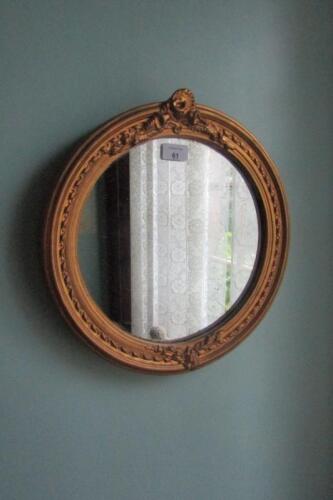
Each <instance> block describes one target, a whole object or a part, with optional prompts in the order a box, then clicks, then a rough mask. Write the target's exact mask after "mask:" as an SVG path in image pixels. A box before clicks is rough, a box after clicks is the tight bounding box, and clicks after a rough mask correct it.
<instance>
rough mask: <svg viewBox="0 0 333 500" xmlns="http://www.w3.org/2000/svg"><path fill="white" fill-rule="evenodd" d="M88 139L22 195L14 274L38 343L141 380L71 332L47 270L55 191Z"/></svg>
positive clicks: (64, 359)
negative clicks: (45, 248) (48, 220)
mask: <svg viewBox="0 0 333 500" xmlns="http://www.w3.org/2000/svg"><path fill="white" fill-rule="evenodd" d="M84 140H85V138H83V139H80V140H78V141H75V142H74V143H72V144H71V145H70V146H68V147H66V148H65V149H64V150H63V151H60V152H59V153H58V154H56V155H55V156H54V157H53V158H51V159H50V160H49V161H48V162H46V163H44V164H42V165H41V166H39V168H38V169H37V172H35V173H34V175H33V176H32V178H31V179H30V182H29V184H28V185H27V187H26V188H25V190H24V192H23V193H22V194H21V195H20V196H19V198H18V200H17V205H16V209H15V212H14V214H13V223H12V228H13V229H12V233H11V236H10V242H9V250H8V262H9V265H10V267H11V273H10V274H11V276H12V277H13V282H14V286H15V287H16V288H17V290H16V291H15V294H16V297H17V299H18V300H19V301H20V308H21V311H22V313H23V315H24V317H25V319H26V321H27V322H29V324H30V325H31V324H32V323H34V322H35V328H33V331H34V333H35V335H37V336H38V337H39V339H38V346H42V348H46V349H47V350H48V351H52V356H53V357H54V355H55V354H56V355H57V361H58V360H61V363H66V364H67V367H66V368H69V365H70V366H73V365H74V366H75V367H76V368H78V369H80V370H81V371H82V370H84V371H85V372H86V373H87V369H88V371H89V372H91V368H93V370H94V376H97V377H99V378H103V380H110V373H111V374H112V378H113V377H114V376H115V375H116V376H117V378H118V379H121V380H123V381H124V382H125V383H127V382H128V380H129V379H131V380H132V381H133V380H135V379H136V380H138V373H137V372H131V371H129V370H126V369H124V368H122V367H119V366H116V365H113V364H111V363H110V362H109V361H106V360H103V359H102V358H101V357H100V356H98V355H97V354H96V353H94V352H93V351H92V350H91V349H90V348H89V347H88V346H85V345H84V343H83V342H82V340H81V339H79V338H78V337H76V336H75V335H74V334H73V333H72V331H71V330H70V327H69V326H68V325H66V322H65V320H64V319H62V317H61V314H60V311H59V310H58V309H57V307H56V304H55V302H54V300H53V298H52V296H51V293H50V291H49V289H48V286H47V282H46V277H45V274H44V269H43V254H42V241H43V229H44V222H45V217H46V211H47V207H48V204H49V201H50V198H51V195H52V191H53V189H54V188H55V185H56V181H57V179H58V177H59V175H60V174H61V172H62V171H63V169H64V167H65V165H66V163H67V161H68V160H69V158H70V157H71V155H72V154H73V152H74V151H75V149H76V148H77V147H78V146H79V145H80V144H81V143H82V142H83V141H84ZM32 326H34V325H32ZM58 354H59V356H58ZM47 355H49V352H46V353H45V356H47ZM59 366H60V365H59ZM151 377H154V376H151ZM139 378H140V377H139Z"/></svg>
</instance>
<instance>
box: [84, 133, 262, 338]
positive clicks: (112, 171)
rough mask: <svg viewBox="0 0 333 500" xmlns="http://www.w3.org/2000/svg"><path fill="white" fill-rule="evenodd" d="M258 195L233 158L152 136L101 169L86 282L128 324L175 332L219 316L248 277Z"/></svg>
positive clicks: (189, 331) (193, 329)
mask: <svg viewBox="0 0 333 500" xmlns="http://www.w3.org/2000/svg"><path fill="white" fill-rule="evenodd" d="M258 243H259V223H258V217H257V210H256V205H255V201H254V197H253V196H252V194H251V191H250V189H249V187H248V184H247V183H246V181H245V180H244V178H243V176H242V175H241V174H240V173H239V171H238V170H237V169H236V168H235V166H234V165H233V164H232V163H231V161H230V160H229V159H227V158H226V157H224V156H223V155H221V154H220V153H218V152H217V151H215V150H214V149H212V148H211V147H209V146H207V145H205V144H202V143H200V142H196V141H191V140H186V139H175V138H172V139H156V140H151V141H148V142H147V143H145V144H141V145H139V146H136V147H134V148H132V149H131V150H130V151H129V153H128V154H126V155H124V156H123V157H121V158H120V159H119V160H117V161H116V162H114V163H113V164H112V165H111V166H110V168H108V169H107V170H106V171H105V172H104V174H103V175H102V176H101V177H100V179H99V180H98V182H97V183H96V185H95V186H94V188H93V190H92V191H91V193H90V195H89V197H88V199H87V201H86V203H85V206H84V208H83V211H82V214H81V220H80V228H79V238H78V249H77V250H78V257H79V262H80V267H81V272H82V275H83V277H84V280H85V283H86V286H87V288H88V290H89V292H90V294H91V295H92V297H93V298H94V300H95V302H96V303H97V304H98V305H99V306H100V307H101V309H102V310H103V311H104V313H105V314H106V315H107V316H108V317H109V318H111V319H112V320H113V321H115V322H117V323H118V324H119V325H121V326H122V328H123V329H125V330H127V331H129V332H131V333H132V334H133V335H137V336H139V337H142V338H146V339H151V340H159V341H161V340H166V341H168V340H169V341H170V340H175V339H180V338H183V337H186V336H189V335H193V334H195V333H199V332H200V331H202V330H203V329H205V328H207V327H208V326H209V325H212V324H213V323H214V322H216V321H217V320H220V319H221V317H222V316H223V315H225V314H226V313H227V311H230V308H232V306H234V305H235V304H236V303H237V301H239V300H240V298H241V296H242V294H244V293H245V290H246V288H247V286H248V284H249V282H250V281H251V279H250V278H251V274H253V270H254V267H255V263H256V257H257V253H258V246H259V245H258Z"/></svg>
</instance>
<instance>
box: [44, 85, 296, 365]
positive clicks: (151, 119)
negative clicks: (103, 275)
mask: <svg viewBox="0 0 333 500" xmlns="http://www.w3.org/2000/svg"><path fill="white" fill-rule="evenodd" d="M148 107H149V106H148ZM201 109H203V110H204V111H205V110H206V109H207V110H208V111H207V113H213V119H209V118H207V117H206V116H205V117H204V116H203V112H202V111H201ZM138 112H140V111H138ZM135 113H136V110H134V111H133V114H134V115H135ZM220 115H222V114H220ZM222 116H223V118H224V119H225V121H226V123H223V124H221V123H219V122H218V120H216V119H215V120H214V118H215V116H214V110H211V109H210V108H204V107H203V106H200V109H199V107H198V106H197V105H196V103H195V99H194V96H193V93H192V92H191V91H190V90H188V89H180V90H177V91H176V92H175V93H174V94H173V95H172V96H171V97H170V98H169V99H168V100H167V101H165V102H162V103H161V104H160V105H159V107H158V110H157V111H155V112H153V113H151V114H148V115H147V116H145V117H144V119H140V121H139V119H138V120H137V123H135V124H134V125H130V126H127V127H126V126H125V128H120V131H119V132H118V133H116V134H113V135H112V134H111V138H110V137H109V138H107V139H105V138H104V136H103V142H102V144H101V145H100V146H98V148H97V150H96V148H95V150H94V151H93V153H92V154H91V155H90V156H89V157H88V158H87V159H85V160H84V161H83V162H82V163H81V164H80V167H79V170H78V172H77V173H76V175H74V176H73V179H72V180H71V182H70V184H69V185H68V187H67V189H66V188H65V190H66V192H67V195H66V197H65V201H63V202H62V205H61V210H60V212H59V214H58V217H56V216H55V213H56V212H57V210H56V209H57V208H59V206H60V205H59V203H60V202H59V199H60V197H61V196H60V195H61V194H62V193H63V191H62V189H63V188H62V187H61V189H59V192H58V195H56V196H55V197H54V200H53V203H52V205H51V208H50V212H49V216H48V218H47V225H46V238H45V255H46V271H47V275H48V279H49V283H50V285H51V288H52V289H53V291H54V292H55V295H56V298H57V300H58V302H59V303H60V306H61V308H62V309H63V310H65V316H66V317H67V319H70V323H71V324H72V326H73V323H74V327H75V329H76V330H79V333H81V335H82V333H83V337H87V338H88V340H89V342H90V344H95V342H94V338H95V339H98V342H99V345H98V346H96V347H97V350H98V351H99V352H101V353H102V354H104V355H107V356H109V357H111V358H114V359H116V360H118V361H120V362H123V363H125V364H127V365H128V366H131V365H132V366H134V367H136V368H141V369H143V370H153V371H163V372H167V373H170V372H176V371H183V370H191V369H194V368H196V367H198V366H200V365H202V364H205V363H206V362H208V361H211V360H212V359H215V358H216V357H219V356H221V355H222V354H224V353H225V352H227V351H228V350H230V349H231V348H232V347H234V346H235V345H237V344H238V343H239V342H240V341H241V340H242V339H243V338H244V337H245V336H246V335H248V334H249V333H250V331H251V330H252V329H253V327H254V326H255V324H256V323H257V322H258V321H259V319H260V318H261V316H262V315H263V314H264V312H265V310H266V309H267V307H268V305H269V303H270V301H271V299H272V297H273V295H274V293H275V292H276V289H277V287H278V284H279V282H280V279H281V276H282V273H283V269H284V266H285V262H286V257H287V246H288V227H287V226H288V224H287V222H288V219H287V210H286V204H285V199H284V194H283V190H282V186H281V183H280V182H279V179H278V177H277V173H276V171H275V170H274V165H273V164H272V162H271V161H270V160H269V158H268V157H267V158H266V165H265V164H264V162H263V161H262V160H261V159H260V158H259V155H261V156H262V157H263V152H262V151H260V149H259V148H260V145H259V144H258V143H256V142H255V139H254V138H253V137H252V136H250V134H248V136H246V131H245V129H242V128H241V126H239V125H238V124H237V123H236V122H234V121H232V120H231V119H229V118H228V117H225V115H222ZM124 120H126V118H124ZM228 120H229V121H230V124H229V122H228ZM111 124H112V122H111ZM237 127H238V128H239V131H240V134H239V133H236V132H235V129H236V130H237ZM166 133H168V135H169V134H170V135H171V136H172V135H177V136H180V135H181V134H182V133H185V134H184V136H185V135H186V136H189V135H190V134H191V135H192V136H193V137H194V138H198V139H200V140H202V141H205V142H206V143H207V144H212V145H213V146H214V145H215V146H216V147H218V149H219V150H225V151H228V153H229V154H230V155H231V156H232V157H234V158H235V159H236V160H237V161H238V162H240V163H242V161H244V162H246V163H247V164H248V165H250V167H251V168H252V170H253V173H254V172H255V173H256V175H257V177H258V178H260V180H261V183H262V185H264V187H265V190H266V193H267V194H268V197H269V200H268V203H269V208H270V212H271V213H270V214H269V213H268V211H265V213H263V214H262V216H265V217H266V219H267V220H268V222H271V228H272V235H273V237H272V239H271V243H270V246H269V248H266V249H265V252H264V253H266V256H267V255H268V254H269V262H268V266H267V267H268V271H269V272H268V273H267V272H266V276H265V279H264V283H263V285H262V286H261V288H260V289H259V290H258V291H259V294H258V295H257V296H256V297H255V300H254V301H252V305H251V307H249V308H248V309H247V310H246V314H245V315H243V316H242V317H241V318H240V321H239V322H238V323H236V324H235V325H234V326H233V328H232V329H231V330H230V331H229V332H228V328H227V325H228V324H224V325H223V326H220V327H218V326H215V327H214V328H212V329H211V331H209V330H208V331H207V332H206V333H204V334H202V335H199V336H198V337H196V338H189V339H188V340H186V339H181V341H178V342H173V343H171V342H165V343H161V342H151V341H144V340H142V339H134V338H133V336H131V335H130V334H128V333H125V332H124V331H121V334H120V335H118V336H116V335H115V333H114V332H115V330H117V329H118V330H120V328H119V327H113V328H112V332H111V333H110V332H108V331H107V329H105V328H101V327H100V326H98V325H97V324H96V321H95V319H94V318H91V317H90V316H91V315H90V314H89V313H88V312H87V309H86V307H85V306H84V305H82V303H81V301H80V298H79V297H78V296H77V293H76V292H75V289H76V286H75V284H74V283H73V280H72V273H71V272H70V267H69V263H68V245H67V238H68V228H69V224H70V220H71V215H72V211H73V207H74V205H75V202H76V201H77V198H78V194H79V192H80V189H81V186H82V184H83V183H84V181H85V179H86V177H87V176H88V175H89V174H90V173H91V171H92V170H94V168H95V167H97V166H98V164H99V162H100V161H101V159H103V158H104V157H105V156H107V157H108V158H110V162H111V163H112V159H115V158H117V157H119V156H120V155H121V154H123V153H125V152H126V151H128V150H129V149H130V148H131V147H133V146H135V145H137V144H139V143H142V142H145V141H147V140H149V139H153V138H156V137H159V136H163V135H164V136H166ZM242 135H243V136H245V139H244V138H243V137H242ZM246 139H249V140H250V141H251V142H252V143H253V144H254V146H256V147H257V150H258V153H259V154H257V153H256V152H255V150H254V148H253V147H251V146H250V145H249V144H248V142H247V140H246ZM88 142H89V140H88ZM96 142H97V140H96ZM93 144H94V143H93ZM260 153H261V154H260ZM267 165H268V166H269V169H270V171H268V170H267V168H266V166H267ZM75 166H76V163H75V162H74V167H75ZM69 170H70V172H71V171H72V170H73V168H70V169H69ZM276 187H277V188H278V189H279V193H278V192H277V189H276ZM282 211H283V213H282ZM57 228H58V231H56V229H57ZM55 233H56V234H58V237H57V245H56V246H57V251H56V253H55V254H54V253H52V251H51V252H50V248H49V246H50V243H51V241H52V239H53V238H52V236H53V235H54V234H55ZM282 234H283V237H282ZM54 255H55V256H54ZM57 266H58V270H59V271H60V275H61V279H62V282H63V285H64V287H65V290H66V296H67V297H64V295H63V294H62V293H61V292H59V289H60V286H59V280H57V278H56V277H55V276H56V274H57V273H56V272H55V271H54V269H55V268H56V267H57ZM261 272H262V270H259V272H258V273H257V274H258V276H257V281H258V280H259V278H260V274H261ZM69 303H70V304H69ZM94 307H97V306H94ZM73 309H74V311H75V313H76V314H77V315H79V318H80V320H81V321H82V322H83V324H84V325H85V331H83V332H82V328H81V327H80V325H78V321H77V318H75V317H74V316H73V312H72V311H73ZM99 312H100V311H99ZM80 330H81V331H80ZM87 330H88V331H89V332H90V334H89V333H87ZM124 336H125V337H124ZM115 337H116V338H115ZM126 337H127V340H128V341H126V340H124V338H126ZM101 343H102V344H104V346H105V349H104V348H103V347H102V346H101ZM133 343H134V344H135V346H133ZM112 351H114V353H113V352H112ZM116 353H117V354H116ZM211 353H213V354H214V355H213V357H210V354H211ZM140 360H141V361H142V363H141V362H140ZM133 361H134V362H133ZM154 364H156V367H155V366H153V365H154ZM161 365H164V368H161ZM166 368H170V370H166Z"/></svg>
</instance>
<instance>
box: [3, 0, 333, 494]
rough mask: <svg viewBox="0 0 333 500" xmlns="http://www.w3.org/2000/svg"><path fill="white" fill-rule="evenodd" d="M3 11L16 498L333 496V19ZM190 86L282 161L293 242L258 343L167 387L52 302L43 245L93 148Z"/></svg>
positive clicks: (311, 14)
mask: <svg viewBox="0 0 333 500" xmlns="http://www.w3.org/2000/svg"><path fill="white" fill-rule="evenodd" d="M0 9H1V24H2V26H1V29H0V33H1V65H2V71H1V82H0V87H1V90H0V92H1V100H0V106H1V109H0V116H1V123H0V127H1V134H0V141H1V197H0V203H1V223H0V229H1V256H0V257H1V264H0V273H1V292H2V300H1V305H2V313H1V319H0V321H1V331H0V334H1V336H0V342H1V364H0V371H1V378H0V380H1V383H0V384H1V412H0V429H1V443H0V449H1V459H2V465H1V482H0V489H1V492H0V497H1V498H2V499H4V500H44V499H46V498H47V499H50V500H51V499H57V500H58V499H62V500H69V499H71V500H73V499H80V500H92V499H93V500H104V499H112V500H113V499H115V500H118V499H119V500H132V499H133V500H134V499H135V500H153V499H154V500H156V499H158V500H167V499H168V500H171V499H175V500H206V499H209V500H221V499H222V500H252V499H253V500H267V499H268V500H285V499H288V500H289V499H290V500H307V499H309V500H313V499H316V500H324V499H329V498H332V497H331V496H330V482H332V480H331V478H332V467H331V464H330V458H332V456H331V457H330V453H329V450H330V447H331V455H332V444H333V443H332V392H331V390H330V383H331V381H330V376H331V375H332V361H331V360H332V318H331V314H332V313H331V311H330V308H331V302H332V293H331V291H332V240H333V235H332V180H333V179H332V171H333V169H332V161H333V147H332V116H333V109H332V108H333V100H332V78H333V71H332V70H333V63H332V61H333V57H332V56H333V54H332V46H333V34H332V22H333V8H332V3H331V2H330V1H329V0H327V1H325V0H323V1H321V2H315V1H307V0H277V1H273V0H265V1H264V0H253V1H249V0H224V1H222V0H220V1H217V0H216V1H215V0H206V1H204V0H187V1H185V0H177V1H175V0H168V1H167V0H165V1H162V0H145V1H140V0H132V1H130V0H121V1H120V0H119V1H118V0H113V1H106V0H105V1H102V0H94V1H87V0H80V1H79V0H68V1H65V0H34V1H30V2H24V1H16V0H3V1H2V2H1V7H0ZM184 86H187V87H189V88H191V89H192V90H193V91H194V92H195V94H196V96H197V100H198V102H201V103H205V104H208V105H210V106H214V107H217V108H220V109H222V110H224V111H225V112H226V113H228V114H230V115H232V116H235V117H237V118H238V119H239V120H240V121H241V122H242V123H244V124H245V125H246V126H247V128H249V129H250V130H251V131H253V133H254V134H255V135H256V136H257V137H258V138H259V139H260V140H261V141H262V142H263V144H264V145H265V146H266V148H267V150H268V151H269V153H270V154H271V155H272V157H273V159H274V160H275V161H276V163H277V164H278V166H279V169H280V172H281V176H282V178H283V180H284V183H285V186H286V189H287V192H288V196H289V203H290V213H291V223H292V241H291V248H290V258H289V264H288V268H287V272H286V275H285V279H284V281H283V284H282V287H281V289H280V291H279V294H278V296H277V298H276V300H275V302H274V304H273V306H272V308H271V309H270V311H269V313H268V314H267V316H266V317H265V319H264V320H263V322H262V323H261V324H260V326H259V327H258V328H257V329H256V331H255V332H254V333H253V334H252V335H251V336H250V337H249V338H248V339H247V340H246V341H245V342H244V343H243V344H242V345H241V346H239V347H238V348H237V349H236V350H234V351H233V352H232V353H230V354H229V355H228V356H226V357H225V358H223V359H222V360H220V361H218V362H216V363H214V364H212V365H210V366H208V367H205V368H203V369H201V370H199V371H196V372H193V373H189V374H186V375H184V376H176V377H167V378H163V377H162V378H161V377H157V376H150V375H141V374H138V373H133V372H129V371H126V370H123V369H121V368H115V367H113V366H112V365H110V364H109V363H108V362H107V361H104V360H103V359H100V358H99V357H98V356H97V355H96V354H94V353H93V352H92V351H90V350H89V349H88V348H87V347H86V346H85V345H83V344H82V343H81V342H80V341H79V340H78V339H77V338H76V337H75V336H74V335H73V334H72V332H71V331H69V328H68V327H67V326H66V325H65V323H64V321H63V320H62V318H61V317H60V315H59V313H58V311H57V310H56V308H55V306H54V305H53V302H52V301H51V299H50V297H49V294H48V293H47V291H46V288H45V282H44V278H43V272H42V268H41V252H40V235H41V228H42V225H43V211H44V208H45V204H46V203H47V200H48V198H49V195H50V192H51V190H52V186H53V185H54V181H55V178H56V177H57V175H58V174H59V172H60V171H61V169H62V168H63V162H64V161H65V159H66V158H67V156H68V153H69V152H70V151H71V150H72V148H73V145H75V143H76V142H77V141H78V139H80V138H81V137H82V136H83V135H84V134H86V133H87V132H89V131H90V130H91V129H93V128H94V127H96V126H97V125H99V124H100V123H101V122H103V121H105V120H107V119H108V118H109V117H111V116H113V115H115V114H116V113H118V112H121V111H124V110H126V109H129V108H131V107H133V106H136V105H138V104H141V103H145V102H151V101H156V100H163V99H165V98H166V97H168V96H169V95H170V94H171V92H172V91H173V90H175V89H176V88H179V87H184ZM331 493H332V492H331Z"/></svg>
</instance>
